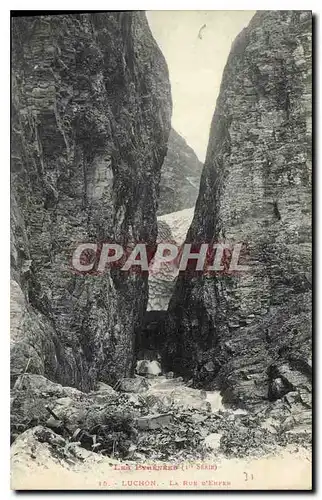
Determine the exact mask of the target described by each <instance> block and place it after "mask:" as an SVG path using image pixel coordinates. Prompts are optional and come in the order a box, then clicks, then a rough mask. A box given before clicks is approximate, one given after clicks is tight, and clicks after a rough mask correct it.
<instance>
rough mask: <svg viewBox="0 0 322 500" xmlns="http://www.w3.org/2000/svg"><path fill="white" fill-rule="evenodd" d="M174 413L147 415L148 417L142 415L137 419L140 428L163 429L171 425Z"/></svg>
mask: <svg viewBox="0 0 322 500" xmlns="http://www.w3.org/2000/svg"><path fill="white" fill-rule="evenodd" d="M172 420H173V418H172V415H171V414H164V415H147V416H146V417H140V418H138V419H137V420H136V425H137V427H138V428H139V429H140V430H142V431H143V430H144V431H145V430H154V429H161V428H163V427H169V425H170V424H171V423H172Z"/></svg>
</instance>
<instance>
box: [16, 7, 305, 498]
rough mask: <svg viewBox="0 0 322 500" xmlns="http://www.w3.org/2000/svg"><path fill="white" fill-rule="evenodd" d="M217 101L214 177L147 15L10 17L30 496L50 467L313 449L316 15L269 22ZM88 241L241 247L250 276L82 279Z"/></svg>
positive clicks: (249, 37)
mask: <svg viewBox="0 0 322 500" xmlns="http://www.w3.org/2000/svg"><path fill="white" fill-rule="evenodd" d="M200 40H201V38H200ZM170 76H171V73H170ZM200 92H202V89H201V90H200ZM215 101H216V100H215V98H214V102H213V105H212V109H213V110H214V114H213V119H212V123H211V128H210V133H209V143H208V148H207V154H206V159H205V162H204V165H203V164H202V162H201V161H200V160H199V159H198V157H197V155H196V153H195V152H194V151H193V149H192V148H191V147H190V146H189V144H188V143H187V141H186V140H185V139H184V138H183V137H182V136H181V134H180V133H179V132H178V131H176V130H175V128H174V126H173V124H172V121H171V118H172V97H171V83H170V77H169V70H168V67H167V63H166V60H165V58H164V56H163V54H162V52H161V50H160V48H159V46H158V44H157V42H156V40H155V39H154V37H153V35H152V33H151V30H150V27H149V24H148V21H147V19H146V16H145V13H144V12H143V11H128V12H120V11H113V12H107V13H82V14H60V15H39V16H28V17H21V16H17V17H13V18H12V136H11V153H12V159H11V385H12V391H11V392H12V399H11V405H12V406H11V441H12V449H13V451H12V456H13V466H12V467H13V469H14V470H16V471H17V472H15V474H16V476H17V484H18V483H19V484H25V483H24V481H28V479H27V478H28V475H29V474H31V473H35V474H38V472H39V470H40V469H39V468H41V467H42V466H43V465H44V464H46V463H47V464H48V467H49V468H50V467H58V468H59V469H57V470H58V472H57V474H60V473H62V469H64V471H65V470H68V471H69V472H70V471H73V472H75V474H76V473H77V474H79V471H78V472H77V470H76V469H77V467H78V465H77V464H79V463H80V462H82V464H83V465H82V466H84V469H79V470H85V471H87V470H89V469H94V468H95V467H96V466H97V464H98V465H99V464H101V465H99V466H102V467H103V465H104V464H105V465H106V462H100V461H99V460H101V458H102V457H103V458H104V456H107V458H108V460H112V461H115V463H116V462H117V463H119V462H121V461H124V460H127V461H131V460H132V461H133V462H138V461H144V460H150V461H151V460H161V461H170V462H172V461H178V460H193V459H196V458H198V459H200V460H204V459H205V458H207V457H209V456H210V455H209V454H212V455H211V456H212V457H213V456H215V457H216V460H217V458H218V457H224V459H226V458H227V457H228V458H227V459H230V458H231V457H234V458H236V457H237V458H244V457H245V456H251V457H253V456H262V455H263V454H264V455H265V453H266V454H268V453H275V452H276V450H279V451H280V450H282V449H283V450H284V449H285V448H286V447H287V446H288V445H291V446H294V447H295V448H294V449H295V450H297V449H298V448H297V447H303V449H305V450H307V449H309V448H310V443H311V432H312V431H311V414H312V333H311V327H312V294H311V288H312V286H311V284H312V256H311V255H312V236H311V231H312V227H311V226H312V181H311V169H312V165H311V163H312V109H311V107H312V14H311V12H309V11H259V12H257V13H256V14H255V15H254V17H252V19H251V21H250V23H249V25H248V26H247V27H246V28H244V29H243V30H242V32H241V33H240V34H239V35H238V36H237V38H236V39H235V41H234V42H233V44H232V47H231V51H230V54H229V57H228V60H227V63H226V65H225V68H224V72H223V75H222V81H221V86H220V91H219V95H218V98H217V102H215ZM86 242H92V243H95V244H96V243H99V244H102V243H104V242H113V243H115V244H118V245H120V246H121V247H122V248H130V247H131V248H132V247H133V246H135V245H136V244H145V245H147V247H149V248H152V249H154V251H155V248H156V247H157V245H158V244H160V243H170V244H173V245H175V246H176V247H177V248H178V249H180V251H179V255H178V258H179V257H180V255H181V254H180V252H181V250H182V246H183V244H184V243H189V244H191V245H192V247H193V248H200V245H202V244H204V243H207V244H208V245H210V246H213V245H215V244H217V243H218V242H225V244H227V243H228V244H229V245H231V246H233V245H235V244H236V243H237V244H241V245H242V249H243V250H242V263H243V264H244V265H247V266H248V268H247V270H245V271H241V272H236V273H234V272H229V271H228V272H226V269H225V270H224V271H223V272H220V273H218V274H216V275H215V276H213V275H211V276H209V275H208V274H206V273H204V272H186V271H179V270H178V268H174V267H173V265H170V264H169V265H168V264H164V265H163V266H162V267H161V268H160V269H158V270H157V271H156V272H154V271H153V269H152V268H150V269H149V271H148V272H146V271H142V272H124V271H122V269H121V268H120V267H118V266H113V267H109V268H107V269H105V272H104V273H100V272H99V269H98V267H97V265H96V264H95V263H94V264H93V267H92V270H91V272H89V273H85V274H83V273H80V272H76V271H75V270H74V269H73V267H72V265H71V262H72V255H73V252H74V251H75V249H76V247H77V245H79V244H80V243H86ZM85 257H86V258H85ZM85 257H84V258H85V260H84V262H85V263H88V262H92V261H93V258H94V257H95V251H94V253H93V254H90V253H89V254H86V255H85ZM91 259H92V260H91ZM143 361H144V362H145V363H146V364H145V365H144V366H146V365H148V364H149V363H154V366H157V367H158V369H157V371H156V372H155V373H154V374H153V373H152V372H151V373H149V371H147V372H146V373H145V372H144V371H142V372H140V370H138V364H137V363H140V362H141V363H142V362H143ZM142 366H143V365H142ZM93 436H95V439H94V437H93ZM207 440H208V441H207ZM88 443H90V444H88ZM214 443H215V444H214ZM70 445H73V446H74V448H73V450H74V451H73V452H71V448H70ZM73 446H72V447H73ZM32 449H33V450H36V451H34V452H31V451H30V450H32ZM57 450H64V452H62V451H61V455H59V457H58V455H57V453H58V451H57ZM84 450H85V451H84ZM84 453H85V455H84ZM276 453H277V452H276ZM294 453H295V452H294ZM303 453H306V451H305V452H303ZM31 454H33V455H34V456H35V459H33V458H32V457H31ZM58 454H59V453H58ZM33 460H34V461H33ZM68 460H71V464H72V465H71V464H70V463H69V462H68ZM113 463H114V462H113ZM26 464H27V465H26ZM30 464H31V465H30ZM75 464H76V465H75ZM74 466H75V467H76V468H75V470H74V469H73V467H74ZM86 467H88V469H86ZM102 474H103V472H102ZM19 478H21V479H19ZM19 481H20V482H19ZM120 489H122V488H120Z"/></svg>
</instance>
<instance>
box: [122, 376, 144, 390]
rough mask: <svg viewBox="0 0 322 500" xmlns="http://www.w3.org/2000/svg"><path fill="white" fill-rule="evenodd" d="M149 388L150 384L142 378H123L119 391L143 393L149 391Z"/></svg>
mask: <svg viewBox="0 0 322 500" xmlns="http://www.w3.org/2000/svg"><path fill="white" fill-rule="evenodd" d="M148 388H149V384H148V382H147V381H146V380H145V379H144V378H142V377H137V378H123V379H122V380H120V384H119V386H118V389H119V390H120V391H122V392H134V393H141V392H145V391H147V390H148Z"/></svg>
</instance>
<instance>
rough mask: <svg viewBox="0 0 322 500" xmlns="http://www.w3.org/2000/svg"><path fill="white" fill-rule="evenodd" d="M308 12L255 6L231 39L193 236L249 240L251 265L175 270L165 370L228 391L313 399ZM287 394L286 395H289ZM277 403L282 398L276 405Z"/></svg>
mask: <svg viewBox="0 0 322 500" xmlns="http://www.w3.org/2000/svg"><path fill="white" fill-rule="evenodd" d="M311 22H312V21H311V13H310V12H304V11H285V12H284V11H262V12H259V13H257V14H256V15H255V16H254V18H253V19H252V20H251V22H250V24H249V26H248V27H247V28H245V29H244V30H243V31H242V32H241V34H240V35H239V36H238V37H237V39H236V40H235V42H234V44H233V45H232V49H231V53H230V55H229V58H228V61H227V64H226V67H225V70H224V74H223V79H222V84H221V89H220V94H219V97H218V100H217V105H216V110H215V113H214V116H213V121H212V125H211V131H210V139H209V145H208V151H207V157H206V161H205V165H204V169H203V172H202V176H201V182H200V194H199V197H198V200H197V204H196V209H195V214H194V218H193V221H192V224H191V227H190V229H189V231H188V235H187V238H186V241H187V242H188V243H190V242H192V243H196V244H198V243H202V242H208V243H214V242H216V241H222V240H225V241H226V242H230V243H234V242H240V243H244V244H245V245H246V246H247V249H248V258H247V264H248V265H249V267H250V270H249V271H247V272H246V271H245V272H243V273H241V274H240V275H239V276H237V275H235V276H234V275H229V274H226V275H224V276H219V275H218V276H217V277H215V278H206V277H205V276H192V277H191V276H188V275H187V274H185V275H182V276H181V275H180V276H179V278H178V281H177V284H176V288H175V291H174V294H173V297H172V299H171V302H170V306H169V319H168V324H167V328H166V331H167V332H168V336H167V342H166V347H165V352H164V360H165V362H166V363H167V369H173V370H175V371H176V372H177V373H178V372H179V373H180V374H182V375H186V376H187V377H188V376H191V375H193V376H194V380H195V382H196V383H197V384H198V383H199V384H200V385H204V386H215V387H216V386H217V387H219V388H220V389H221V391H222V394H223V396H224V400H225V401H232V402H235V403H238V404H239V405H240V404H241V405H248V406H249V405H260V404H262V403H268V402H269V401H271V402H272V404H273V401H277V400H281V399H282V400H283V404H284V402H285V400H284V399H283V397H285V394H287V396H288V397H289V399H288V400H287V401H286V403H285V404H286V406H287V405H290V404H294V405H295V406H296V408H297V409H298V410H299V411H300V412H302V414H303V411H306V410H307V411H308V412H309V410H308V409H309V408H310V406H311V395H310V392H311V359H310V358H311V356H310V353H311V332H310V328H311V319H310V318H311V316H310V315H311V277H310V276H311V202H312V200H311V97H312V96H311V55H312V51H311V34H312V27H311ZM287 396H286V397H287ZM281 404H282V403H281Z"/></svg>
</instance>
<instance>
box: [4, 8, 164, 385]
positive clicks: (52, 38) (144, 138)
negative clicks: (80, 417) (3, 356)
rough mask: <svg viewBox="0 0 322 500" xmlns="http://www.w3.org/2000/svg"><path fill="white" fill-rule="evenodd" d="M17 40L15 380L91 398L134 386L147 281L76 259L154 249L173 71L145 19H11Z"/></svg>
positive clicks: (14, 101) (14, 106)
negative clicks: (98, 252) (44, 381)
mask: <svg viewBox="0 0 322 500" xmlns="http://www.w3.org/2000/svg"><path fill="white" fill-rule="evenodd" d="M12 40H13V46H12V70H13V75H12V91H13V99H12V245H11V249H12V277H13V293H12V301H13V308H12V316H13V319H14V321H13V325H12V327H13V332H12V340H13V342H12V358H11V359H12V363H11V366H12V374H13V378H15V377H16V376H17V375H18V374H19V373H21V372H23V371H24V370H27V371H29V372H33V373H39V374H42V375H45V376H47V377H48V378H50V379H52V380H55V381H58V382H60V383H62V384H68V385H73V386H77V387H79V388H81V389H83V390H88V389H90V388H92V387H93V385H94V384H95V381H96V379H97V378H100V379H101V380H105V381H107V382H113V381H115V380H116V379H118V378H120V377H122V376H128V375H130V373H131V370H132V361H133V349H134V346H133V344H134V337H135V331H136V329H137V328H139V326H140V323H141V319H142V316H143V314H144V311H145V308H146V304H147V299H148V292H147V277H146V276H142V275H138V274H134V275H126V273H124V272H121V271H119V270H117V269H115V270H113V271H111V272H110V273H105V274H103V275H102V276H97V275H95V274H93V275H91V276H90V275H87V276H82V275H77V274H75V273H74V272H73V271H72V269H71V264H70V263H71V257H72V253H73V250H74V248H75V247H76V245H77V243H78V242H88V241H90V242H96V241H115V242H116V243H120V244H122V245H126V244H130V245H131V244H134V243H135V242H136V241H146V242H147V243H149V244H153V243H154V242H155V239H156V234H157V224H156V209H157V196H158V184H159V180H160V169H161V165H162V163H163V160H164V156H165V154H166V151H167V140H168V135H169V131H170V115H171V96H170V84H169V80H168V71H167V67H166V63H165V61H164V58H163V56H162V54H161V52H160V50H159V49H158V47H157V45H156V43H155V41H154V39H153V37H152V35H151V33H150V30H149V27H148V24H147V21H146V19H145V15H144V13H142V12H129V13H123V12H111V13H104V14H80V15H79V14H75V15H59V16H39V17H28V18H23V17H22V18H14V19H13V26H12Z"/></svg>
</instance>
